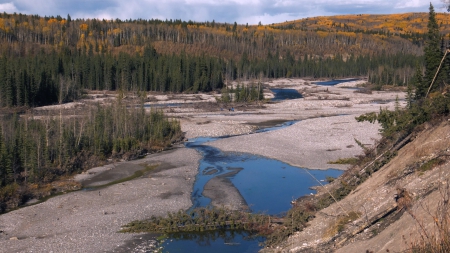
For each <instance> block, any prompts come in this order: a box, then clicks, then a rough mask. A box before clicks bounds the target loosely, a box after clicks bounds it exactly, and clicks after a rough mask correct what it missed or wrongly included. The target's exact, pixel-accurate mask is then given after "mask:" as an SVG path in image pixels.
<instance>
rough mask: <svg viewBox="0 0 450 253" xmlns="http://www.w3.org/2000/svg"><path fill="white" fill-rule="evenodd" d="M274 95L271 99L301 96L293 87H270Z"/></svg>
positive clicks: (278, 99)
mask: <svg viewBox="0 0 450 253" xmlns="http://www.w3.org/2000/svg"><path fill="white" fill-rule="evenodd" d="M270 90H271V91H272V92H273V94H274V97H273V98H272V101H281V100H286V99H296V98H302V97H303V96H302V94H300V93H299V92H298V91H297V90H295V89H270Z"/></svg>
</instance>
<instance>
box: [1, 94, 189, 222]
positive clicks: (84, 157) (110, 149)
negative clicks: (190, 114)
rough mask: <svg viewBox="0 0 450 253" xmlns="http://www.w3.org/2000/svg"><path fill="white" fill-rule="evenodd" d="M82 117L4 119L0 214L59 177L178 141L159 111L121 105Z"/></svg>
mask: <svg viewBox="0 0 450 253" xmlns="http://www.w3.org/2000/svg"><path fill="white" fill-rule="evenodd" d="M84 110H85V111H86V113H85V114H84V115H66V113H64V114H65V115H59V116H58V115H50V114H49V115H41V116H36V115H33V114H30V113H27V114H23V115H18V114H13V113H10V114H5V115H4V116H3V117H2V118H1V123H0V213H1V212H3V211H5V210H7V209H10V208H14V207H16V206H17V205H20V204H21V203H22V202H23V201H26V199H28V198H32V197H40V196H36V194H37V192H33V191H30V189H31V188H33V185H34V186H36V187H40V186H45V185H46V184H49V183H51V182H53V181H55V180H57V179H58V178H60V177H61V176H64V175H71V174H73V173H79V172H82V171H84V170H85V169H88V168H90V167H91V166H95V165H96V164H98V163H99V162H101V161H104V160H105V159H106V158H109V157H115V156H117V157H120V156H122V155H124V154H128V155H129V156H131V157H133V156H137V155H141V154H145V153H147V152H150V151H152V150H160V149H162V148H164V147H166V146H167V145H169V144H170V143H171V142H172V141H174V140H175V139H178V138H180V136H181V130H180V124H179V122H178V121H176V120H168V119H167V118H165V117H164V115H163V113H162V112H161V111H156V110H152V111H151V112H150V113H148V112H146V111H145V108H144V107H143V105H141V106H136V107H134V106H127V105H126V104H125V103H123V102H122V100H121V99H118V100H117V101H115V102H113V103H112V105H111V106H100V105H97V106H87V107H86V108H84Z"/></svg>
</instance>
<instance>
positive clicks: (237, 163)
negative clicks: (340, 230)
mask: <svg viewBox="0 0 450 253" xmlns="http://www.w3.org/2000/svg"><path fill="white" fill-rule="evenodd" d="M294 123H295V121H290V122H286V123H284V124H281V125H278V126H275V127H272V128H268V129H262V130H260V131H269V130H270V131H274V130H277V129H280V128H283V127H288V126H290V125H292V124H294ZM221 138H226V137H221ZM217 139H220V138H203V137H200V138H196V139H193V140H191V141H190V142H188V143H186V144H185V145H186V147H187V148H194V149H196V150H197V151H198V152H200V153H201V154H202V156H203V158H202V159H201V160H200V165H199V171H198V174H197V177H196V180H195V183H194V188H193V192H192V201H193V207H192V208H196V207H206V206H208V205H210V203H211V200H210V199H209V198H207V197H205V196H203V194H202V193H203V189H204V187H205V185H206V183H208V181H209V180H211V179H212V178H214V177H218V176H222V177H226V178H228V179H229V180H230V181H231V182H232V183H233V185H234V186H235V187H236V188H237V189H238V190H239V192H240V193H241V195H242V197H243V198H244V199H245V201H246V203H247V205H248V206H249V208H250V210H251V211H252V212H253V213H265V214H270V215H282V214H283V213H285V212H286V211H288V210H289V209H290V207H291V205H290V202H291V201H292V200H294V199H297V198H299V197H301V196H304V195H308V194H311V193H314V190H312V189H311V187H312V186H317V185H319V183H318V182H317V180H319V181H322V183H323V184H325V183H326V182H325V179H326V177H328V176H330V177H338V176H340V175H341V174H342V171H341V170H336V169H328V170H308V169H306V168H299V167H294V166H291V165H289V164H286V163H283V162H281V161H278V160H274V159H269V158H266V157H262V156H257V155H252V154H248V153H237V152H222V151H221V150H219V149H217V148H215V147H212V146H209V145H208V142H212V141H215V140H217ZM311 175H312V176H314V177H315V178H313V177H312V176H311ZM261 242H263V238H260V237H257V238H254V237H252V236H251V235H249V234H248V233H247V232H243V231H241V232H236V231H222V232H217V231H216V232H204V233H187V234H184V235H183V234H172V235H169V238H168V239H166V240H165V241H164V242H163V243H162V245H161V246H162V247H163V252H171V253H177V252H199V253H202V252H205V253H206V252H236V253H239V252H241V253H242V252H245V253H255V252H258V251H259V250H260V249H261V248H262V246H261Z"/></svg>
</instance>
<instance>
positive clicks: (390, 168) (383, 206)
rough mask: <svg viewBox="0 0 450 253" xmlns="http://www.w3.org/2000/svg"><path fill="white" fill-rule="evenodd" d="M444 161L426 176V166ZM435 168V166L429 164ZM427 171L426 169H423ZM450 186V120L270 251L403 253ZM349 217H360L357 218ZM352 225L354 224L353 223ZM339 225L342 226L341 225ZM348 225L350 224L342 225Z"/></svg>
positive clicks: (428, 227) (427, 130) (429, 222)
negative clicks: (435, 161)
mask: <svg viewBox="0 0 450 253" xmlns="http://www.w3.org/2000/svg"><path fill="white" fill-rule="evenodd" d="M436 158H437V159H439V161H440V162H439V163H437V164H438V165H437V166H434V167H433V168H432V169H428V170H426V171H421V170H420V168H424V167H423V166H422V165H424V164H427V162H429V161H434V160H433V159H435V160H436ZM428 164H430V163H428ZM421 166H422V167H421ZM449 182H450V121H449V120H444V121H442V122H441V123H439V124H437V125H434V126H432V125H429V124H428V125H426V126H424V129H423V130H422V131H421V132H420V133H419V134H417V135H416V136H415V138H414V139H413V140H412V141H411V142H410V143H408V144H406V145H405V146H404V147H403V148H401V149H400V150H399V151H398V155H397V156H396V157H394V158H393V159H392V160H391V161H390V162H389V163H388V164H386V165H385V166H383V167H382V168H381V169H380V170H379V171H377V172H376V173H374V174H372V176H371V177H370V178H369V179H367V180H366V181H365V182H364V183H362V184H361V185H359V186H358V187H357V188H356V189H355V190H354V191H353V192H351V193H350V194H349V195H348V196H347V197H345V198H344V199H343V200H341V201H340V202H339V203H335V204H333V205H331V206H329V207H327V208H325V209H324V210H322V211H320V212H319V213H318V214H317V215H316V217H315V218H314V219H313V220H312V221H310V222H309V226H308V227H307V228H306V229H305V230H303V231H302V232H298V233H296V234H295V235H293V236H291V237H290V238H289V240H288V241H286V242H285V243H284V245H281V246H279V247H277V248H276V249H268V250H267V251H268V252H366V250H369V251H370V252H372V251H373V252H387V251H386V250H389V252H399V251H402V250H405V249H408V247H409V246H410V243H411V242H414V241H416V240H418V239H419V238H420V234H421V233H422V234H423V232H424V231H427V232H428V233H430V232H431V231H432V230H433V229H434V225H433V224H434V223H433V215H434V214H436V209H437V206H438V204H439V203H440V202H441V200H442V193H443V190H442V189H443V188H444V187H445V186H447V185H448V184H449ZM346 213H353V214H355V213H356V214H357V215H356V217H355V219H351V218H347V217H348V216H347V215H346ZM351 220H353V221H351ZM339 223H340V224H341V225H339ZM342 224H345V225H342Z"/></svg>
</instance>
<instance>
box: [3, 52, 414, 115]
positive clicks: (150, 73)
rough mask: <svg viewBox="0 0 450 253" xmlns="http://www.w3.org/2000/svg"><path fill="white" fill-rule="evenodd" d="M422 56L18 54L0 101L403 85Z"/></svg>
mask: <svg viewBox="0 0 450 253" xmlns="http://www.w3.org/2000/svg"><path fill="white" fill-rule="evenodd" d="M420 59H421V56H415V55H411V54H403V53H398V54H387V53H383V54H380V55H365V56H363V55H361V56H355V55H350V56H348V57H344V56H343V55H339V54H338V55H336V56H335V57H333V58H329V57H328V58H323V57H310V56H308V55H304V57H302V58H300V59H295V57H294V55H293V54H291V53H290V52H287V53H286V54H284V55H281V54H280V53H279V52H275V53H271V52H267V56H266V58H265V59H252V58H250V57H249V56H248V55H247V54H245V53H244V54H243V55H242V56H241V57H240V59H239V60H237V61H235V60H230V59H228V60H227V59H225V58H217V57H212V56H208V55H200V56H191V55H188V54H187V53H181V54H171V55H163V54H159V53H157V51H156V50H155V49H154V48H153V47H152V46H146V47H144V48H143V49H142V50H141V52H136V53H134V54H128V53H125V52H120V53H118V54H117V55H114V54H111V53H94V52H93V49H92V48H85V49H83V50H81V49H80V50H70V49H68V48H66V49H65V50H61V51H59V52H58V51H55V50H52V51H51V52H50V53H47V52H45V51H41V52H39V53H37V54H36V55H27V56H23V57H13V56H5V55H4V56H0V91H1V92H0V107H12V106H29V107H35V106H43V105H50V104H56V103H59V102H60V101H59V99H62V101H61V102H68V101H73V100H76V99H78V98H80V97H81V96H82V94H83V91H84V90H110V91H118V90H120V91H123V92H127V91H158V92H172V93H180V92H193V93H196V92H209V91H219V90H220V89H222V88H223V87H224V84H225V82H227V81H232V80H237V79H239V80H242V79H257V78H260V77H266V78H285V77H287V78H292V77H314V78H342V77H349V76H369V81H370V82H372V83H375V84H394V85H405V86H406V85H407V84H408V83H410V82H411V79H412V77H413V74H414V72H415V69H416V65H417V63H418V62H420Z"/></svg>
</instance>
